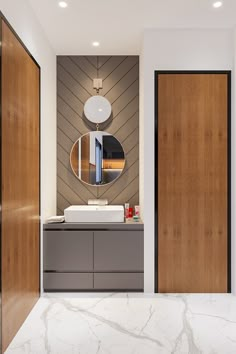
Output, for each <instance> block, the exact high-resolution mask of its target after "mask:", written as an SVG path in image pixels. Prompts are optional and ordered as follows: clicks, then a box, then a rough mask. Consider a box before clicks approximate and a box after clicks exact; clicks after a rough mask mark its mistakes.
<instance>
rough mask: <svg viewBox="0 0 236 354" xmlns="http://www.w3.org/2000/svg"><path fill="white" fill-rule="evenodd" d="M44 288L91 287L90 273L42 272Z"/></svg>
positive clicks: (69, 288) (72, 288)
mask: <svg viewBox="0 0 236 354" xmlns="http://www.w3.org/2000/svg"><path fill="white" fill-rule="evenodd" d="M43 287H44V290H83V289H84V290H89V289H93V274H92V273H44V275H43Z"/></svg>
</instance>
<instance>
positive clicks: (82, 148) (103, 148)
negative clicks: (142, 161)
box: [70, 131, 125, 186]
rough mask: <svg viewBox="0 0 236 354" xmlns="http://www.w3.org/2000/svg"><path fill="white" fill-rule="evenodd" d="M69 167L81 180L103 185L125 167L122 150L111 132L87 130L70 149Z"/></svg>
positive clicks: (111, 180) (113, 178)
mask: <svg viewBox="0 0 236 354" xmlns="http://www.w3.org/2000/svg"><path fill="white" fill-rule="evenodd" d="M70 163H71V168H72V170H73V172H74V174H75V175H76V177H77V178H79V179H80V180H81V181H83V182H85V183H87V184H90V185H96V186H99V185H104V184H108V183H111V182H113V181H114V180H115V179H116V178H118V177H119V176H120V175H121V173H122V171H123V169H124V167H125V156H124V150H123V148H122V146H121V144H120V142H119V141H118V140H117V139H116V138H115V137H114V136H113V135H111V134H109V133H106V132H102V131H93V132H89V133H87V134H85V135H83V136H82V137H80V138H79V139H78V140H77V141H76V142H75V144H74V145H73V147H72V149H71V154H70Z"/></svg>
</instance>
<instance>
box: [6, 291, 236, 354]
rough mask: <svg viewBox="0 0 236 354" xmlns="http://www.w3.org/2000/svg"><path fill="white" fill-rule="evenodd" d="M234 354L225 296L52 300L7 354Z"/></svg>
mask: <svg viewBox="0 0 236 354" xmlns="http://www.w3.org/2000/svg"><path fill="white" fill-rule="evenodd" d="M26 353H29V354H44V353H51V354H64V353H65V354H67V353H68V354H79V353H80V354H85V353H87V354H93V353H94V354H96V353H99V354H106V353H111V354H121V353H122V354H154V353H155V354H156V353H158V354H171V353H173V354H185V353H186V354H201V353H203V354H213V353H214V354H218V353H219V354H235V353H236V297H234V296H232V295H227V294H217V295H212V294H211V295H208V294H205V295H201V294H196V295H195V294H188V295H186V294H182V295H178V294H176V295H175V294H172V295H171V294H169V295H168V294H167V295H160V294H158V295H146V294H120V293H119V294H118V293H117V294H116V293H111V294H107V293H103V294H50V295H49V294H48V295H45V296H44V297H42V298H41V299H40V300H39V301H38V303H37V305H36V306H35V308H34V309H33V311H32V312H31V314H30V315H29V317H28V318H27V320H26V321H25V323H24V324H23V326H22V327H21V329H20V331H19V332H18V333H17V335H16V337H15V338H14V340H13V341H12V343H11V344H10V346H9V348H8V350H7V351H6V354H26Z"/></svg>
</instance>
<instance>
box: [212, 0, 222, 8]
mask: <svg viewBox="0 0 236 354" xmlns="http://www.w3.org/2000/svg"><path fill="white" fill-rule="evenodd" d="M222 5H223V2H222V1H215V2H213V5H212V6H213V7H214V8H215V9H218V8H219V7H221V6H222Z"/></svg>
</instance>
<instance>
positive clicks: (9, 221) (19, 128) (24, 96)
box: [1, 21, 40, 351]
mask: <svg viewBox="0 0 236 354" xmlns="http://www.w3.org/2000/svg"><path fill="white" fill-rule="evenodd" d="M1 25H2V68H1V69H2V71H1V72H2V77H1V80H2V134H1V135H2V136H1V139H2V171H1V173H2V230H1V231H2V334H3V351H4V350H5V349H6V347H7V346H8V345H9V343H10V341H11V340H12V338H13V337H14V335H15V334H16V332H17V331H18V329H19V328H20V326H21V325H22V323H23V321H24V320H25V319H26V317H27V315H28V314H29V312H30V310H31V308H32V307H33V305H34V304H35V302H36V301H37V299H38V296H39V76H40V70H39V67H38V66H37V65H36V64H35V62H34V61H33V59H32V58H31V57H30V55H29V54H28V53H27V51H26V50H25V48H24V47H23V45H22V44H21V43H20V41H19V40H18V38H17V37H16V36H15V35H14V34H13V32H12V30H11V29H10V28H9V27H8V25H7V24H6V23H5V22H4V21H1Z"/></svg>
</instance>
